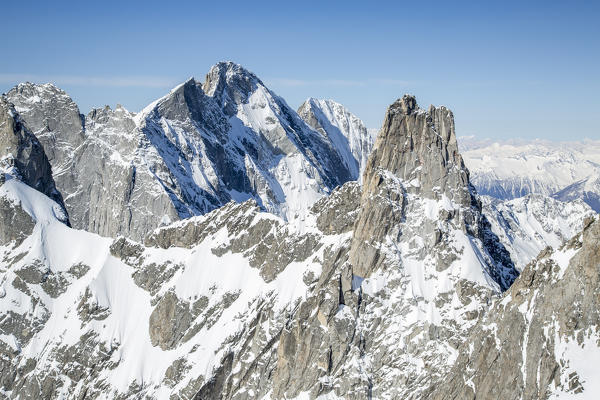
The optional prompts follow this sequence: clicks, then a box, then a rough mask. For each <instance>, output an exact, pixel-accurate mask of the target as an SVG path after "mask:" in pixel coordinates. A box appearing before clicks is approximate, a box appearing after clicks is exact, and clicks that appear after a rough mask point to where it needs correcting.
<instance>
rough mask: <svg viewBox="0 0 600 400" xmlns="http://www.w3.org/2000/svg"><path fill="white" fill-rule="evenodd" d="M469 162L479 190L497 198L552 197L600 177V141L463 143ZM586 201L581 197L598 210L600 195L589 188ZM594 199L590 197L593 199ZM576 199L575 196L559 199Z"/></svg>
mask: <svg viewBox="0 0 600 400" xmlns="http://www.w3.org/2000/svg"><path fill="white" fill-rule="evenodd" d="M459 143H461V147H462V148H463V149H466V150H464V151H463V156H464V159H465V163H466V164H467V167H468V168H469V171H470V172H471V177H472V181H473V184H474V185H475V187H476V188H477V191H478V192H479V193H480V194H483V195H489V196H492V197H496V198H499V199H512V198H516V197H521V196H524V195H526V194H529V193H536V194H544V195H547V196H550V195H553V194H555V193H557V192H559V191H562V190H564V189H566V188H567V187H568V186H570V185H573V184H575V183H577V182H584V181H585V182H592V181H594V180H595V179H594V178H592V177H597V176H598V174H600V141H594V140H586V141H583V142H548V141H541V140H538V141H532V142H527V141H512V142H511V141H507V142H492V141H482V142H479V141H476V140H474V139H473V138H459ZM588 187H589V190H588V191H586V193H589V194H588V195H587V196H586V197H585V198H584V194H583V192H581V190H578V189H573V190H570V192H571V193H578V195H577V198H580V199H582V200H584V201H585V199H586V198H587V199H591V201H590V200H588V204H589V205H590V206H591V207H592V208H595V209H596V211H598V208H597V205H596V204H595V203H594V201H593V198H596V197H595V195H600V193H599V192H598V191H597V190H598V189H597V187H596V185H589V186H588ZM590 196H591V197H590ZM559 197H563V198H568V199H572V198H574V196H567V195H566V194H565V195H564V196H559Z"/></svg>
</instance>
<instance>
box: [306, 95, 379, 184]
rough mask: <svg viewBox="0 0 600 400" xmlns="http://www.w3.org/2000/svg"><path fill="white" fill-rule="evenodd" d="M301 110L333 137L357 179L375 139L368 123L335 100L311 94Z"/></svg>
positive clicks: (320, 129)
mask: <svg viewBox="0 0 600 400" xmlns="http://www.w3.org/2000/svg"><path fill="white" fill-rule="evenodd" d="M298 114H299V115H300V117H302V119H303V120H304V121H305V122H306V123H307V124H308V125H310V126H311V127H312V128H313V129H315V130H317V131H318V132H320V133H321V134H323V135H324V136H328V137H329V138H330V139H331V140H332V142H333V143H334V144H335V147H336V149H337V150H338V152H339V153H340V154H341V155H342V159H343V161H344V163H345V164H346V166H347V167H348V169H349V170H350V172H351V174H352V177H353V179H354V180H357V179H360V178H361V176H362V172H363V171H364V169H365V165H366V162H367V158H368V157H369V154H370V153H371V150H372V148H373V143H374V138H373V137H372V136H371V135H370V134H369V132H368V130H367V128H366V127H365V124H364V123H363V122H362V121H361V120H360V119H359V118H358V117H357V116H356V115H354V114H352V113H351V112H350V111H348V109H346V108H345V107H344V106H342V105H341V104H339V103H336V102H335V101H333V100H319V99H314V98H310V99H308V100H306V101H305V102H304V103H303V104H302V105H301V106H300V107H299V108H298Z"/></svg>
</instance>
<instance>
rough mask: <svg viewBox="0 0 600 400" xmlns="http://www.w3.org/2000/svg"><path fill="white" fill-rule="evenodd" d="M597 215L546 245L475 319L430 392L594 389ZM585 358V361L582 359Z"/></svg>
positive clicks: (457, 395) (536, 393) (536, 394)
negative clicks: (558, 243)
mask: <svg viewBox="0 0 600 400" xmlns="http://www.w3.org/2000/svg"><path fill="white" fill-rule="evenodd" d="M599 255H600V221H598V220H595V221H593V222H591V221H590V220H588V221H587V226H586V227H585V229H584V231H583V233H582V234H580V235H578V236H576V237H575V238H573V239H572V240H571V241H569V242H568V243H567V244H565V245H564V246H563V247H562V248H561V249H559V250H557V251H554V252H552V251H551V250H548V251H545V252H542V253H541V254H540V255H539V257H538V258H537V259H536V260H535V261H534V262H532V263H531V264H529V265H528V266H527V267H526V268H525V269H524V270H523V272H522V273H521V276H520V277H519V278H518V279H517V280H516V281H515V283H514V285H513V286H512V287H511V288H510V290H508V291H507V292H506V293H505V295H504V297H503V299H502V300H501V301H498V302H497V303H496V304H495V305H494V307H493V308H492V309H491V310H490V312H489V313H488V314H487V315H486V316H485V317H484V318H483V319H482V321H481V322H480V323H478V325H477V327H476V328H475V329H474V330H473V332H472V333H471V335H470V338H469V340H468V341H466V342H465V343H464V344H463V346H462V347H461V350H460V354H459V356H458V358H457V361H456V364H455V365H454V367H453V368H452V371H451V373H450V374H449V375H448V376H447V377H445V378H444V379H442V380H441V381H439V382H437V383H436V384H435V386H434V387H433V393H432V394H431V395H430V396H428V397H427V398H432V399H475V398H477V399H480V398H481V399H492V398H494V399H496V398H503V399H547V398H550V396H551V395H556V394H558V393H561V392H563V393H569V394H571V395H573V394H578V393H583V395H584V397H585V398H588V397H590V396H594V395H595V394H596V393H595V390H596V388H597V386H596V383H595V382H596V379H595V374H594V373H591V374H590V370H589V369H588V368H587V366H588V365H592V364H595V363H596V362H597V360H598V354H599V351H598V343H599V341H598V340H599V334H598V325H599V324H600V314H599V312H598V309H599V304H598V299H599V297H598V294H599V291H600V289H599V287H600V282H599V281H598V279H599V277H600V273H599V268H600V257H599ZM580 357H581V359H582V360H585V361H583V363H582V362H578V360H579V358H580Z"/></svg>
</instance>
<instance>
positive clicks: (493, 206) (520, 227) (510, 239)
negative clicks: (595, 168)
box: [481, 194, 594, 271]
mask: <svg viewBox="0 0 600 400" xmlns="http://www.w3.org/2000/svg"><path fill="white" fill-rule="evenodd" d="M481 198H482V201H483V210H484V214H485V215H486V217H487V219H488V220H489V221H490V223H491V225H492V230H493V232H494V233H495V234H496V235H498V237H499V238H500V241H501V242H502V244H503V245H504V246H505V247H506V249H507V250H508V251H509V253H510V255H511V258H512V260H513V261H514V262H515V266H516V267H517V269H518V270H519V271H521V270H522V269H523V268H524V267H525V266H526V265H527V264H528V263H529V262H530V261H532V260H533V259H534V258H535V257H537V255H538V254H539V253H540V252H541V251H542V250H544V249H545V248H546V247H548V246H550V247H552V248H554V249H558V248H559V247H560V246H562V244H563V243H564V242H566V241H567V240H569V239H571V238H572V237H573V236H575V235H576V234H578V233H579V232H581V230H582V229H583V221H584V220H585V219H586V218H587V217H591V216H592V215H594V211H593V210H592V209H591V208H590V207H589V206H588V205H587V204H586V203H584V202H583V201H582V200H579V199H575V200H572V201H569V202H562V201H559V200H555V199H553V198H551V197H548V196H544V195H540V194H529V195H527V196H524V197H520V198H517V199H513V200H504V201H502V200H498V199H495V198H493V197H489V196H482V197H481Z"/></svg>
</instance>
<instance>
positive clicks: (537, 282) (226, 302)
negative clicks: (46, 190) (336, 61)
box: [0, 63, 600, 400]
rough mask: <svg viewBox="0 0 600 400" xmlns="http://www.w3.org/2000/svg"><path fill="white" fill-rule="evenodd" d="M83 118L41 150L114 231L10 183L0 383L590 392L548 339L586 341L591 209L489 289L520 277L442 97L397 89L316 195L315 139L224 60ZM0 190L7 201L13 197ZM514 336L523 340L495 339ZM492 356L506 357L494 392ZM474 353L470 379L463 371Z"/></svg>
mask: <svg viewBox="0 0 600 400" xmlns="http://www.w3.org/2000/svg"><path fill="white" fill-rule="evenodd" d="M38 89H39V88H37V89H36V90H38ZM47 89H48V88H47ZM24 90H25V89H23V88H22V91H23V92H24ZM32 90H33V89H32ZM44 90H45V89H44ZM48 90H50V89H48ZM50 91H51V92H53V93H54V94H53V96H58V97H59V98H57V99H55V100H54V101H55V103H53V104H62V106H63V107H65V108H66V110H63V111H64V112H65V113H66V114H64V115H65V121H66V122H65V125H64V126H61V125H60V124H58V123H57V124H56V125H52V124H50V123H48V124H49V125H51V126H50V128H48V129H49V131H48V132H54V131H52V129H57V131H56V133H58V130H61V131H63V130H64V131H67V130H73V129H77V127H78V126H79V125H78V124H77V123H76V120H73V119H71V120H70V119H69V118H67V115H74V114H73V111H74V109H73V108H72V107H71V106H68V107H66V106H65V104H67V103H68V102H67V101H66V100H65V99H64V98H61V96H62V95H60V93H58V92H54V91H53V90H50ZM36 93H37V92H36ZM40 93H41V94H44V95H45V94H47V93H46V92H45V91H42V92H40ZM57 93H58V94H57ZM21 94H22V93H21ZM21 94H19V93H18V92H15V93H13V94H12V95H14V96H17V95H19V96H20V95H21ZM36 101H37V100H36ZM29 103H33V100H30V101H29V102H28V103H27V102H23V103H22V104H21V106H22V107H23V109H25V105H26V104H29ZM68 104H70V103H68ZM50 109H53V108H52V107H50ZM48 112H49V111H48ZM32 115H33V116H35V115H37V114H32ZM43 116H44V117H43V118H42V120H43V119H44V118H49V117H48V115H47V114H45V113H43ZM40 118H41V117H40ZM55 120H56V121H59V119H56V118H55V119H48V121H55ZM32 121H33V122H35V121H38V119H37V117H35V118H34V117H32ZM56 121H55V122H56ZM69 121H70V122H69ZM67 122H68V123H67ZM53 123H54V122H53ZM71 123H72V124H71ZM69 124H71V125H69ZM52 126H54V128H53V127H52ZM69 126H70V127H69ZM81 126H82V131H81V132H79V133H78V134H77V135H79V134H81V135H82V137H83V141H82V142H81V143H80V145H79V146H78V147H77V149H75V151H74V154H73V155H72V156H71V159H70V160H69V161H68V162H67V163H66V164H64V163H63V162H64V161H65V160H64V159H62V158H64V157H67V156H66V154H69V152H68V151H67V150H66V148H61V149H57V150H56V151H55V152H54V153H53V154H55V156H54V158H53V160H54V162H57V163H60V165H63V166H64V169H63V170H62V171H63V172H64V171H67V170H68V171H69V172H68V174H70V176H71V178H69V179H72V180H71V181H69V180H68V179H67V178H64V180H62V181H61V182H63V184H64V188H65V190H67V193H68V194H67V207H69V204H71V209H72V210H73V213H74V215H75V216H76V220H77V221H78V224H82V226H85V227H86V229H90V230H93V231H96V232H101V233H103V234H107V235H109V234H110V235H116V233H123V234H124V236H119V237H116V238H115V239H111V238H102V237H101V236H98V235H97V234H93V233H89V232H85V231H83V230H75V229H71V228H70V227H68V226H66V225H65V224H63V223H62V222H61V221H62V220H64V218H62V220H61V218H59V217H60V213H59V212H57V207H58V208H60V207H59V206H58V204H57V203H56V202H54V201H53V200H51V199H50V198H48V197H47V196H46V195H44V194H43V193H42V192H41V191H37V190H34V189H33V188H32V187H29V186H27V185H25V184H23V183H22V182H20V181H18V180H17V179H12V178H13V177H12V176H10V175H9V176H7V178H6V179H5V182H4V184H2V185H1V186H0V193H1V194H3V195H4V194H6V195H5V196H4V198H5V199H6V200H7V201H8V202H9V203H10V205H6V204H4V203H2V202H1V201H0V206H1V207H6V209H7V211H6V212H4V211H3V212H1V213H0V217H2V218H5V219H7V223H8V222H11V223H16V224H19V226H20V227H23V229H22V230H21V231H17V230H14V229H13V230H12V234H13V236H12V238H11V239H10V240H18V241H19V243H20V246H19V247H14V246H2V245H0V393H2V395H5V396H6V397H8V398H25V399H27V398H32V399H33V398H39V397H40V396H41V397H43V398H50V399H54V398H79V399H83V398H105V397H106V398H117V399H141V398H145V399H166V398H168V399H172V400H176V399H182V398H185V399H206V398H211V399H212V398H222V399H236V400H246V399H248V400H249V399H256V398H261V399H262V398H264V399H284V398H285V399H292V398H321V399H336V398H352V399H373V398H377V399H391V398H409V399H411V398H412V399H416V398H427V397H433V398H447V397H448V396H453V397H454V398H463V397H466V398H469V397H474V395H473V392H471V391H470V390H472V389H471V386H470V385H469V384H465V382H475V384H476V385H477V386H476V387H477V388H481V393H482V395H483V396H484V398H486V397H485V396H487V397H489V398H494V396H495V395H496V394H500V395H501V396H500V397H502V398H504V397H507V398H519V397H520V396H519V395H521V394H522V396H523V397H525V398H535V397H534V394H538V395H546V394H549V393H550V392H551V391H552V390H555V389H557V390H567V391H568V390H572V391H578V390H581V389H583V390H587V388H586V387H585V383H587V382H589V381H590V378H589V377H587V376H584V375H582V374H583V372H581V371H580V372H581V374H580V375H573V374H572V373H571V369H576V370H577V371H579V370H578V369H577V368H575V366H574V365H570V364H569V365H567V363H566V361H564V360H567V359H575V358H574V357H571V355H572V354H571V353H569V352H572V351H579V350H578V349H579V348H578V347H577V348H573V347H569V346H570V345H571V344H572V343H575V342H572V341H571V339H569V341H566V340H563V339H564V338H567V337H568V338H575V339H574V340H576V341H577V343H579V344H581V343H588V342H589V343H592V340H593V341H596V340H597V337H596V336H597V335H596V333H595V331H594V330H593V329H591V327H595V325H597V323H598V321H597V319H598V312H597V311H596V309H597V308H598V307H597V304H595V300H593V299H590V298H589V297H590V295H589V293H593V297H594V298H596V297H598V296H597V294H598V293H596V289H595V287H596V286H597V284H598V282H597V280H598V277H597V276H595V275H598V274H597V272H598V271H595V270H594V268H595V267H590V265H589V264H588V261H590V260H591V262H592V266H595V265H597V264H598V260H597V258H598V257H597V255H598V248H597V246H594V245H593V243H598V240H599V236H600V232H598V229H600V228H598V223H593V224H586V226H587V228H586V230H585V231H584V234H583V236H582V239H581V240H580V239H576V240H574V241H572V242H570V243H569V244H568V245H567V246H565V247H564V248H562V249H561V250H559V251H558V252H557V253H554V254H553V255H548V254H550V253H547V254H545V255H542V256H540V257H539V258H538V260H537V261H536V265H535V266H533V264H532V265H531V266H530V267H527V268H525V270H524V272H523V275H522V276H521V278H520V279H519V280H518V281H517V282H521V283H518V284H516V285H515V286H512V287H511V288H510V289H509V290H508V292H507V293H509V295H505V297H504V298H503V299H501V301H500V300H498V299H499V298H500V297H501V296H502V293H503V292H504V291H505V290H506V289H507V288H508V287H509V286H510V285H511V283H512V282H513V280H514V279H515V277H516V276H517V270H516V269H515V268H514V265H513V263H512V261H511V260H510V258H509V257H508V252H507V251H506V249H505V248H504V246H503V245H502V244H501V242H500V241H499V240H498V237H497V236H496V235H495V234H494V233H493V232H492V230H491V228H490V224H489V223H488V221H487V219H486V218H485V217H484V216H483V214H482V208H481V202H480V201H479V199H478V197H477V195H476V193H475V192H474V190H473V187H472V186H471V184H470V181H469V174H468V171H467V170H466V168H465V167H464V164H463V162H462V158H461V156H460V154H459V153H458V149H457V146H456V138H455V132H454V121H453V118H452V113H451V112H450V111H449V110H447V109H446V108H444V107H440V108H435V107H430V108H429V110H428V111H425V110H422V109H419V108H418V106H417V104H416V100H415V99H414V97H412V96H405V97H403V98H402V99H399V100H398V101H397V102H395V103H394V104H393V105H392V106H390V108H389V110H388V113H387V115H386V119H385V123H384V125H383V128H382V130H381V133H380V137H379V139H378V141H377V144H376V147H375V150H374V152H373V153H372V154H371V156H370V158H369V161H368V162H367V167H366V169H365V172H364V175H363V183H364V185H363V186H362V187H361V186H360V184H358V183H357V182H347V183H345V184H343V185H341V186H340V187H337V188H335V189H334V186H338V185H339V184H341V183H343V182H344V180H346V179H347V178H348V176H349V174H350V172H349V171H350V169H348V168H347V167H348V165H346V166H344V162H343V160H342V159H343V155H342V153H340V151H339V150H340V148H339V147H338V146H337V145H336V144H335V143H334V142H335V141H334V140H332V139H331V136H330V135H329V134H327V132H325V133H326V134H323V132H324V130H323V132H322V131H319V132H318V131H315V130H312V129H310V128H309V127H308V126H307V125H306V124H305V123H304V122H302V120H301V119H300V118H299V116H298V115H297V114H295V113H294V112H293V110H291V109H290V108H289V107H288V106H287V105H286V104H285V102H284V101H283V100H282V99H280V98H278V97H277V96H275V95H274V94H273V93H272V92H270V91H268V89H266V88H265V87H264V85H263V84H262V82H261V81H260V80H259V79H258V78H256V76H254V75H253V74H251V73H249V72H248V71H245V70H243V69H242V68H241V67H239V66H237V65H235V64H232V63H220V64H218V65H217V66H215V67H214V68H213V69H211V71H210V73H209V75H208V77H207V80H206V82H205V84H204V86H201V85H200V84H199V83H198V82H196V81H195V80H193V79H190V80H188V81H187V82H185V83H184V84H182V85H180V86H178V87H177V88H175V89H174V90H173V91H172V92H171V93H169V94H168V95H167V96H165V97H164V98H162V99H160V100H158V101H157V102H155V103H153V104H152V105H150V106H149V107H147V108H146V109H145V110H143V111H142V112H141V113H140V114H138V115H133V114H131V113H129V112H127V111H126V110H124V109H123V108H121V107H117V109H115V110H111V109H110V108H104V109H97V110H93V111H92V112H91V113H90V114H89V115H88V116H87V117H86V118H85V124H84V125H81ZM65 135H66V134H65ZM77 135H75V136H76V137H79V136H77ZM59 136H60V135H59ZM66 136H68V135H66ZM66 136H65V137H66ZM49 137H50V136H48V138H49ZM73 140H75V139H73ZM58 143H60V141H59V140H56V141H55V142H52V141H51V140H49V141H48V142H47V143H45V144H44V146H46V145H48V146H50V147H52V146H57V145H58ZM57 154H62V155H57ZM60 159H62V161H60ZM36 160H37V161H36V162H35V165H37V163H38V162H43V159H42V158H40V159H38V158H36ZM40 160H41V161H40ZM57 165H58V164H57ZM34 170H35V169H34ZM65 174H66V173H64V174H63V173H61V174H60V175H58V176H60V177H65V176H66V175H65ZM68 174H67V175H68ZM86 174H90V176H86ZM350 175H351V174H350ZM61 179H62V178H61ZM328 193H330V195H329V196H324V195H325V194H328ZM294 196H295V197H294ZM2 199H3V197H2V196H0V200H2ZM82 199H86V200H89V201H90V206H89V207H88V208H89V210H86V209H85V208H84V207H83V206H81V201H82ZM75 200H77V201H75ZM232 200H235V201H232ZM242 200H245V201H242ZM70 201H73V203H69V202H70ZM311 202H314V204H312V206H311V207H307V205H308V203H311ZM7 204H8V203H7ZM19 204H20V205H21V208H20V209H22V211H24V213H23V214H22V215H21V214H19V213H18V212H16V211H15V212H12V211H13V210H12V209H11V208H10V207H12V205H19ZM527 204H530V203H527ZM300 205H302V206H303V207H305V209H300V208H297V207H296V206H300ZM528 207H529V206H528ZM530 208H531V207H529V209H530ZM265 210H270V211H273V212H274V213H276V214H279V216H278V215H275V214H273V213H267V212H265ZM113 211H114V212H113ZM290 212H291V214H290ZM196 214H203V215H196ZM26 216H29V217H30V220H27V221H21V217H26ZM292 217H293V218H292ZM296 217H297V218H296ZM8 218H12V219H10V221H9V220H8ZM286 218H288V219H287V220H286ZM177 219H182V220H180V221H176V222H168V221H169V220H177ZM163 223H164V226H159V225H162V224H163ZM34 224H35V225H34ZM0 234H1V230H0ZM126 236H128V237H126ZM131 237H135V238H137V239H138V240H137V241H135V240H132V239H131ZM1 238H2V236H0V239H1ZM142 239H143V243H141V240H142ZM511 243H512V242H511ZM540 243H541V242H540ZM590 243H591V244H590ZM513 250H514V249H513ZM569 258H570V259H571V264H569V266H568V267H566V264H565V262H566V261H565V260H567V259H569ZM590 268H591V269H590ZM596 269H597V268H596ZM594 271H595V272H596V274H595V275H594ZM546 287H550V288H551V289H539V290H538V289H536V288H546ZM580 288H584V292H580V291H579V289H580ZM546 290H548V293H546ZM534 292H535V293H534ZM562 297H564V298H566V299H567V301H568V303H566V304H563V303H561V302H557V301H556V299H558V298H562ZM538 307H542V308H541V309H540V310H542V311H547V312H548V313H550V314H551V315H552V317H551V318H550V317H549V319H544V318H541V317H539V316H538ZM490 308H491V309H492V314H486V312H488V310H490ZM588 314H589V315H588ZM486 315H487V316H486ZM488 318H491V319H490V320H489V321H492V322H491V323H488V322H486V321H488ZM482 321H483V322H482ZM494 321H502V323H506V327H500V322H498V324H497V325H494ZM551 323H552V324H554V325H551ZM582 327H583V328H584V329H583V330H581V329H580V328H582ZM587 328H590V329H587ZM473 329H474V330H475V331H476V332H479V334H478V335H477V336H472V332H473ZM523 329H525V332H527V333H526V335H525V337H526V338H527V339H526V340H522V337H523V335H518V334H517V335H514V332H519V331H520V330H523ZM492 335H497V336H493V337H492ZM532 335H537V336H540V335H546V338H549V339H548V340H546V341H545V342H540V343H542V344H539V343H538V342H534V341H533V339H532V338H533V337H534V336H532ZM594 335H596V336H594ZM496 337H498V338H500V339H499V341H496ZM552 338H554V339H552ZM467 339H468V341H467V344H464V343H465V341H466V340H467ZM479 339H481V340H479ZM552 340H554V341H552ZM497 343H499V344H500V345H501V344H502V343H509V344H511V346H512V347H511V348H510V349H508V350H506V349H505V348H504V347H501V348H500V347H497V346H499V345H497ZM523 343H525V344H526V346H524V347H520V346H521V344H523ZM567 344H569V346H567ZM552 346H554V347H552ZM556 346H558V347H556ZM473 348H477V349H480V350H478V353H477V354H476V353H474V352H473V350H472V349H473ZM515 348H516V350H515ZM551 348H553V349H554V350H556V349H557V348H558V352H556V351H555V352H554V353H552V352H551V351H550V349H551ZM595 348H597V346H595V347H593V346H591V345H589V347H586V349H588V350H591V349H595ZM540 349H541V350H540ZM500 350H502V351H500ZM552 354H555V355H556V354H561V356H554V358H553V356H552ZM487 355H493V357H491V358H486V357H487ZM519 357H520V358H519ZM523 357H526V358H523ZM563 359H564V360H563ZM519 360H523V361H522V363H521V364H519ZM540 360H541V362H540ZM561 360H562V361H561ZM599 360H600V358H599ZM497 362H501V365H500V366H499V368H500V369H499V370H502V369H503V368H508V369H509V370H510V373H508V374H507V377H508V379H510V382H508V383H507V384H506V387H505V388H502V389H501V390H500V389H495V388H494V385H493V384H494V383H495V382H496V381H497V380H498V379H500V378H501V377H500V376H499V375H498V373H497V372H496V370H495V368H496V366H495V364H494V363H497ZM538 362H539V363H538ZM477 363H481V364H482V366H481V371H483V372H481V373H479V372H478V371H474V370H472V369H470V368H471V365H474V364H477ZM484 364H485V365H484ZM542 364H543V365H542ZM453 365H455V367H454V369H452V368H453ZM519 365H522V366H524V367H525V369H524V370H523V371H524V372H523V371H521V372H518V374H520V376H522V377H523V379H522V381H519V380H518V376H517V372H515V368H516V369H519V368H520V367H519ZM557 365H558V367H557ZM565 365H567V366H566V367H565ZM557 368H558V369H557ZM449 371H452V372H450V374H449V375H448V373H449ZM519 371H520V370H519ZM553 371H555V372H556V371H560V373H555V374H554V375H553ZM537 372H539V375H536V373H537ZM557 374H558V375H557ZM578 374H579V372H578ZM467 375H468V376H467ZM537 376H539V379H537ZM557 376H558V378H557ZM465 377H467V378H470V379H471V381H469V380H465V379H464V378H465ZM533 377H536V379H537V381H536V379H534V378H533ZM534 381H536V382H534ZM440 382H442V383H443V384H444V385H445V386H439V387H438V386H436V385H441V383H440ZM514 382H517V385H511V384H512V383H514ZM548 382H552V384H551V385H554V386H552V387H550V389H548V385H547V383H548ZM475 384H474V385H475ZM443 388H446V389H447V390H443ZM488 393H489V394H488ZM504 395H505V396H504ZM477 397H478V398H479V392H478V393H477Z"/></svg>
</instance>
